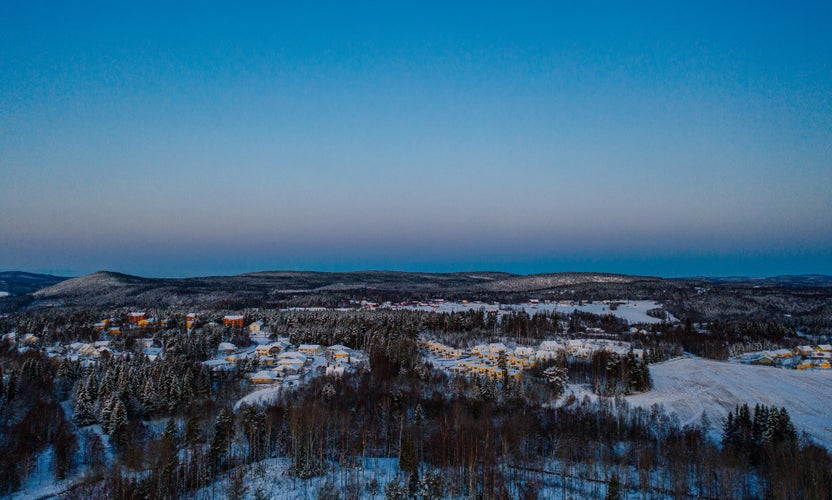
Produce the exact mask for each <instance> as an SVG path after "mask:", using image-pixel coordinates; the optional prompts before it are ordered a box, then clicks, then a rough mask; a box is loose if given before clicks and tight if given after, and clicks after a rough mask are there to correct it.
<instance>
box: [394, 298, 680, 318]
mask: <svg viewBox="0 0 832 500" xmlns="http://www.w3.org/2000/svg"><path fill="white" fill-rule="evenodd" d="M621 302H624V303H623V304H621V305H619V306H618V308H617V309H616V310H614V311H613V310H611V309H610V306H609V304H604V303H601V302H585V303H584V304H582V305H578V304H567V303H555V302H553V303H549V304H545V303H540V304H528V303H527V304H486V303H478V302H469V303H467V304H463V303H462V302H439V303H432V304H426V305H408V306H397V308H399V309H412V310H417V311H435V312H440V313H441V312H462V311H472V310H473V311H476V310H479V309H483V310H485V311H495V312H498V313H499V314H500V315H502V314H505V313H506V312H508V311H512V310H513V311H526V313H528V314H529V315H530V316H531V315H534V314H535V313H537V312H554V311H557V312H559V313H564V314H568V313H571V312H572V311H574V310H578V311H582V312H587V313H592V314H598V315H604V314H612V315H613V316H615V317H617V318H621V319H624V320H627V322H628V323H631V324H632V323H661V320H660V319H658V318H654V317H652V316H648V315H647V311H649V310H650V309H655V308H659V307H662V305H661V304H660V303H658V302H656V301H653V300H630V301H624V300H622V301H621ZM669 319H670V320H671V321H676V318H674V317H672V316H670V317H669Z"/></svg>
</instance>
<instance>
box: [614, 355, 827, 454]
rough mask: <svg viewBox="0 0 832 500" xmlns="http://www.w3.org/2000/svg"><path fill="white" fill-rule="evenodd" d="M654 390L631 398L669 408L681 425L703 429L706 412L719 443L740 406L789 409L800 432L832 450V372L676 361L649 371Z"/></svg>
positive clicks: (632, 401)
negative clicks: (726, 422)
mask: <svg viewBox="0 0 832 500" xmlns="http://www.w3.org/2000/svg"><path fill="white" fill-rule="evenodd" d="M650 374H651V375H652V377H653V387H654V388H653V390H652V391H650V392H648V393H645V394H637V395H633V396H629V397H628V398H627V400H628V401H629V402H630V403H631V404H634V405H638V406H642V407H647V408H649V407H650V406H652V405H653V404H654V403H659V404H662V405H664V407H665V410H666V411H667V412H668V413H675V414H676V415H678V417H679V419H680V420H681V423H682V424H699V423H700V418H701V415H702V412H703V411H704V412H706V413H707V416H708V419H709V421H710V426H709V427H710V429H711V435H712V436H714V437H716V438H719V437H720V435H721V434H720V433H721V425H722V420H723V419H724V418H725V417H726V415H727V414H728V411H729V410H733V409H734V407H735V406H736V405H738V404H742V403H748V405H749V406H752V407H753V406H754V405H755V404H756V403H761V404H765V405H768V406H778V407H779V406H784V407H785V408H786V409H787V410H788V411H789V414H790V415H791V417H792V421H793V422H794V424H795V427H796V428H797V429H798V432H800V431H806V432H808V433H809V434H810V436H811V437H812V438H814V439H815V440H816V441H817V442H818V443H820V444H822V445H824V446H826V447H827V448H830V449H832V371H821V370H805V371H797V370H788V369H782V368H771V367H765V366H751V365H742V364H737V363H725V362H719V361H711V360H706V359H700V358H682V359H675V360H671V361H668V362H665V363H659V364H656V365H651V366H650Z"/></svg>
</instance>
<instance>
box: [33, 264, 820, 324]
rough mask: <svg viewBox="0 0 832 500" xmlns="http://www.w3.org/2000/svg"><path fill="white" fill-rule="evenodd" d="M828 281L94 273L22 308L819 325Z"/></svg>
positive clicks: (469, 274)
mask: <svg viewBox="0 0 832 500" xmlns="http://www.w3.org/2000/svg"><path fill="white" fill-rule="evenodd" d="M830 284H832V278H830V277H823V276H803V277H801V276H790V277H789V276H784V277H776V278H764V279H760V278H685V279H663V278H657V277H646V276H630V275H621V274H608V273H554V274H537V275H528V276H522V275H515V274H509V273H497V272H459V273H411V272H397V271H358V272H343V273H325V272H311V271H267V272H257V273H248V274H240V275H236V276H208V277H196V278H145V277H140V276H130V275H126V274H121V273H115V272H110V271H100V272H96V273H93V274H89V275H86V276H81V277H78V278H73V279H69V280H65V281H61V282H59V283H56V284H54V285H53V286H49V287H46V288H43V289H40V290H38V291H36V292H34V293H33V294H32V295H31V299H33V300H34V301H33V302H32V303H31V304H30V306H31V307H53V306H79V307H87V306H108V307H110V306H112V307H132V306H135V307H171V306H173V307H177V306H182V307H209V308H229V309H234V308H245V307H267V308H268V307H272V308H274V307H292V306H322V307H350V306H354V304H355V301H360V300H368V301H374V302H382V301H394V302H395V301H402V300H424V299H432V298H444V299H447V300H481V301H483V302H501V303H518V302H525V301H527V300H529V299H531V298H536V299H539V300H604V299H647V300H656V301H659V302H662V303H664V304H665V306H666V307H667V308H668V309H669V310H670V311H671V312H672V313H673V314H674V315H675V316H676V317H677V318H688V317H690V318H693V319H695V320H707V319H716V318H739V317H754V316H759V317H763V316H766V317H768V316H769V315H771V314H775V315H777V314H791V315H824V314H828V313H829V312H832V311H830V309H832V286H830Z"/></svg>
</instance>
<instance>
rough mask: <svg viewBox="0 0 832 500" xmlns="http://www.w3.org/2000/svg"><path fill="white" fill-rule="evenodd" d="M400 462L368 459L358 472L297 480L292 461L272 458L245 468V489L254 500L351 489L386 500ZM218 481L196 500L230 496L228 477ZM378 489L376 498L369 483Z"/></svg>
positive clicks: (333, 472)
mask: <svg viewBox="0 0 832 500" xmlns="http://www.w3.org/2000/svg"><path fill="white" fill-rule="evenodd" d="M397 464H398V459H395V458H368V459H366V460H365V461H364V467H363V468H361V469H359V470H357V471H355V470H350V469H348V468H337V467H336V468H333V470H331V471H329V473H328V474H326V475H322V476H317V477H313V478H310V479H305V480H304V479H298V478H296V477H293V476H291V475H289V474H287V473H286V469H288V467H289V460H288V459H286V458H270V459H266V460H263V461H261V462H258V463H256V464H254V465H252V466H250V467H245V469H244V470H245V477H244V479H243V487H244V488H245V494H244V495H243V497H244V498H252V497H253V496H254V495H255V494H256V493H258V492H259V493H262V494H264V495H265V496H266V497H267V498H274V499H281V500H282V499H312V498H328V497H329V496H330V495H328V494H327V492H342V493H346V491H347V490H348V489H349V487H350V486H352V487H357V488H358V495H360V498H384V487H385V485H386V484H387V483H388V482H390V481H391V480H393V479H396V477H397V476H396V474H397V472H398V465H397ZM225 476H226V477H224V478H223V479H220V480H219V481H216V482H215V483H213V484H212V485H211V486H209V487H206V488H203V489H201V490H199V491H198V492H197V494H196V495H195V497H196V498H223V497H227V496H230V493H231V491H230V480H229V478H228V476H229V474H225ZM372 482H375V484H376V485H377V488H378V489H377V490H376V494H375V495H372V494H370V493H369V492H368V491H367V490H368V489H372V488H369V485H370V483H372Z"/></svg>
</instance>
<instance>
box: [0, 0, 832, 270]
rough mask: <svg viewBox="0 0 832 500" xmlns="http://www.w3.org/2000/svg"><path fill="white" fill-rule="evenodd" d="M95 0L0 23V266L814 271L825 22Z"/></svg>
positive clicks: (828, 138) (760, 15) (825, 133)
mask: <svg viewBox="0 0 832 500" xmlns="http://www.w3.org/2000/svg"><path fill="white" fill-rule="evenodd" d="M112 3H114V2H99V3H90V4H84V5H81V4H76V3H75V2H54V3H53V2H38V1H32V0H28V1H16V0H11V1H5V2H2V3H0V270H10V269H23V270H30V271H39V272H53V273H58V274H64V275H77V274H83V273H87V272H92V271H95V270H99V269H110V270H116V271H121V272H127V273H134V274H141V275H148V276H190V275H200V274H230V273H238V272H246V271H257V270H266V269H315V270H355V269H401V270H421V271H455V270H473V269H488V270H503V271H510V272H518V273H533V272H558V271H575V270H577V271H609V272H623V273H638V274H653V275H662V276H689V275H776V274H791V273H826V274H832V29H831V28H830V26H832V2H829V1H822V2H794V1H791V2H765V1H757V2H703V1H697V2H690V3H684V4H682V5H678V2H667V1H662V2H591V1H589V2H567V3H563V4H561V3H558V2H540V3H522V4H517V2H505V3H492V2H457V3H455V5H447V4H446V3H445V2H436V3H433V2H427V1H420V2H414V3H412V4H405V3H403V2H379V3H375V4H371V3H361V4H358V3H356V2H333V3H331V4H330V3H318V2H291V3H289V2H264V3H263V4H250V5H248V6H243V7H241V6H238V5H236V4H231V3H228V4H224V3H219V2H210V1H208V2H199V3H193V4H190V5H185V4H184V3H182V4H180V5H173V4H179V2H159V3H153V2H131V5H129V6H121V7H117V6H114V5H111V4H112ZM509 4H510V5H509Z"/></svg>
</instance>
